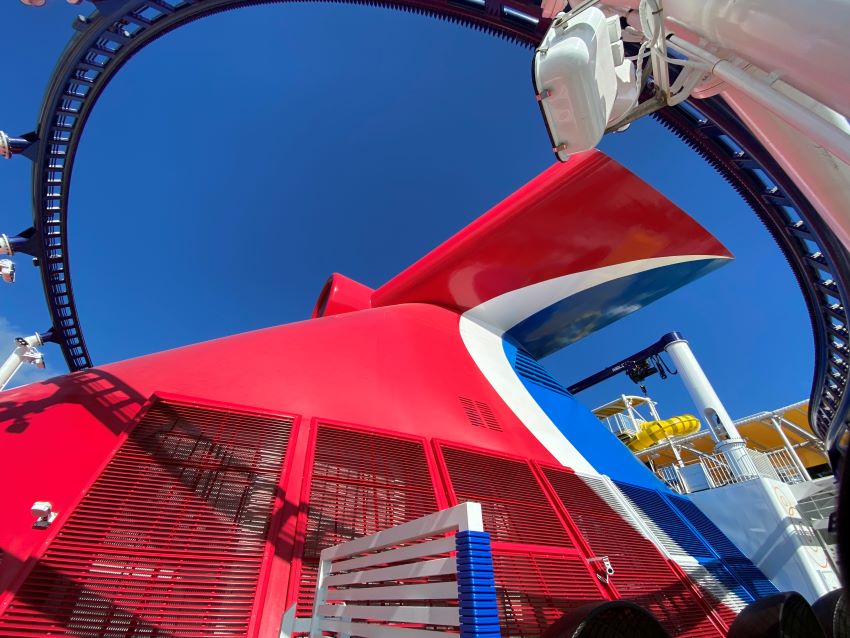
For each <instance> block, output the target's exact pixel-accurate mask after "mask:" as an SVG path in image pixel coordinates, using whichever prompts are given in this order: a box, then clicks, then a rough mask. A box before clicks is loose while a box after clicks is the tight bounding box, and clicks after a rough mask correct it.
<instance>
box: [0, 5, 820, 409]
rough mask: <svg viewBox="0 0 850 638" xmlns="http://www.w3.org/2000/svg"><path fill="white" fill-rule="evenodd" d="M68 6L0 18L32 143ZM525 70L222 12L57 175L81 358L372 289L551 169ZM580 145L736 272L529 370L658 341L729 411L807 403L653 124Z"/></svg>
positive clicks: (780, 335)
mask: <svg viewBox="0 0 850 638" xmlns="http://www.w3.org/2000/svg"><path fill="white" fill-rule="evenodd" d="M81 11H82V12H85V13H88V12H89V11H90V5H89V4H88V3H86V4H84V5H81V6H79V7H72V6H69V5H67V4H66V3H65V2H63V1H61V0H50V2H48V5H47V6H46V7H44V8H41V9H35V8H28V7H25V6H23V5H21V4H19V3H18V2H17V0H4V2H2V6H0V21H2V24H3V25H4V54H3V57H2V59H0V66H2V71H3V78H4V83H3V87H2V91H3V93H4V95H3V100H2V105H0V128H2V129H4V130H6V131H7V132H8V133H10V134H20V133H23V132H26V131H29V130H32V128H33V127H34V125H35V120H36V116H37V112H38V108H39V105H40V102H41V98H42V94H43V91H44V89H45V86H46V84H47V80H48V77H49V74H50V72H51V70H52V68H53V66H54V64H55V62H56V60H57V58H58V55H59V53H60V51H61V50H62V48H63V47H64V45H65V43H66V42H67V40H68V38H69V37H70V36H71V33H72V31H71V28H70V23H71V20H72V18H73V16H74V15H75V14H76V13H79V12H81ZM530 56H531V53H530V51H528V50H526V49H522V48H519V47H517V46H515V45H512V44H509V43H507V42H503V41H501V40H498V39H495V38H493V37H491V36H486V35H483V34H480V33H478V32H475V31H471V30H468V29H465V28H462V27H459V26H456V25H452V24H448V23H445V22H441V21H436V20H433V19H429V18H424V17H420V16H416V15H411V14H406V13H400V12H394V11H390V10H384V9H377V8H373V7H354V6H346V5H323V4H312V3H310V4H282V5H271V6H263V7H249V8H246V9H240V10H238V11H233V12H228V13H225V14H222V15H218V16H214V17H212V18H207V19H205V20H202V21H199V22H196V23H193V24H190V25H188V26H186V27H183V28H181V29H180V30H178V31H176V32H173V33H172V34H170V35H168V36H166V37H165V38H163V39H161V40H159V41H157V42H156V43H154V44H153V45H151V46H150V47H149V48H147V49H145V50H144V51H142V53H141V54H139V55H138V56H137V57H135V58H134V59H133V60H131V61H130V63H129V64H128V65H127V66H126V67H125V68H124V69H123V70H122V71H121V72H120V73H119V74H118V76H117V77H116V78H115V79H114V80H113V82H112V84H111V85H110V86H109V88H108V89H107V91H106V93H105V95H104V97H103V98H102V99H101V101H100V102H99V103H98V105H97V106H96V108H95V110H94V112H93V115H92V117H91V119H90V120H89V123H88V126H87V128H86V132H85V136H84V139H83V142H82V144H81V146H80V150H79V153H78V155H77V162H76V164H75V169H74V178H73V184H72V189H71V198H70V212H69V219H70V222H69V224H70V246H71V253H70V254H71V262H72V269H73V282H74V289H75V292H76V296H77V301H78V304H79V311H80V314H81V319H82V325H83V327H84V329H85V334H86V338H87V341H88V346H89V350H90V352H91V354H92V356H93V358H94V360H95V361H96V362H100V363H105V362H109V361H115V360H120V359H124V358H128V357H133V356H138V355H142V354H146V353H150V352H154V351H157V350H161V349H165V348H171V347H175V346H180V345H184V344H188V343H192V342H196V341H202V340H206V339H210V338H214V337H220V336H225V335H228V334H233V333H237V332H242V331H246V330H251V329H255V328H261V327H265V326H271V325H276V324H280V323H286V322H290V321H296V320H300V319H303V318H306V317H307V316H308V315H309V313H310V310H311V308H312V305H313V302H314V300H315V298H316V296H317V294H318V292H319V289H320V287H321V285H322V283H323V282H324V280H325V279H326V277H327V276H328V274H329V273H330V272H332V271H339V272H342V273H344V274H346V275H348V276H350V277H353V278H355V279H358V280H360V281H362V282H363V283H365V284H368V285H370V286H378V285H380V284H381V283H383V282H384V281H386V280H387V279H388V278H390V277H391V276H392V275H394V274H396V273H397V272H398V271H399V270H401V269H402V268H403V267H405V266H406V265H408V264H409V263H411V262H412V261H414V260H415V259H417V258H418V257H420V256H421V255H422V254H424V253H425V252H427V251H428V250H430V249H431V248H432V247H434V246H435V245H437V244H438V243H440V242H441V241H442V240H444V239H445V238H447V237H448V236H449V235H451V234H452V233H453V232H455V231H456V230H458V229H459V228H461V227H462V226H464V225H465V224H466V223H468V222H469V221H471V220H472V219H474V218H475V217H476V216H478V215H479V214H480V213H482V212H484V211H485V210H486V209H487V208H489V207H490V206H491V205H492V204H494V203H496V202H497V201H499V200H500V199H502V198H503V197H504V196H506V195H508V194H509V193H510V192H512V191H513V190H514V189H516V188H517V187H519V186H520V185H522V184H523V183H524V182H526V181H527V180H529V179H530V178H532V177H533V176H534V175H536V174H537V173H539V172H540V171H542V170H543V169H544V168H546V166H548V165H549V164H550V163H551V162H552V156H551V153H550V150H549V148H548V138H547V136H546V132H545V129H544V126H543V123H542V121H541V119H540V114H539V111H538V109H537V105H536V104H535V101H534V97H533V92H532V88H531V83H530ZM602 148H603V150H605V151H606V152H608V153H609V154H611V155H612V156H613V157H615V158H616V159H618V160H619V161H621V162H623V163H624V164H625V165H626V166H627V167H629V168H630V169H631V170H633V171H635V172H637V173H638V174H639V175H640V176H641V177H643V178H644V179H646V180H647V181H649V182H650V183H651V184H652V185H653V186H655V187H656V188H658V189H659V190H661V191H662V192H663V193H665V194H666V195H667V196H668V197H670V198H671V199H672V200H673V201H674V202H675V203H676V204H678V205H679V206H680V207H682V208H683V209H684V210H686V211H688V212H689V213H690V214H691V215H693V216H694V217H695V218H696V219H697V220H699V221H700V222H701V223H702V224H703V225H705V226H706V227H707V228H708V229H709V230H711V231H712V232H713V233H714V234H715V235H717V236H718V237H719V238H720V240H721V241H723V242H724V243H725V244H726V246H727V247H729V249H730V250H731V251H732V252H733V253H734V254H735V256H736V258H737V260H736V261H735V262H734V263H732V264H731V265H729V266H727V267H725V268H723V269H721V270H719V271H716V272H715V273H713V274H711V275H709V276H708V277H706V278H704V279H702V280H700V281H698V282H697V283H695V284H693V285H691V286H690V287H688V288H686V289H683V290H681V291H679V292H677V293H674V294H673V295H671V296H669V297H667V298H666V299H664V300H662V301H660V302H657V303H655V304H654V305H652V306H650V307H649V308H647V309H645V310H643V311H641V312H639V313H637V314H635V315H632V316H631V317H628V318H626V319H624V320H622V321H620V322H619V323H617V324H614V325H613V326H611V327H609V328H606V329H605V330H603V331H601V332H599V333H597V334H595V335H593V336H591V337H589V338H587V339H586V340H584V341H583V342H581V343H579V344H577V345H574V346H571V347H569V348H567V349H566V350H564V351H562V352H560V353H558V354H556V355H554V356H552V357H550V358H549V359H548V360H547V361H546V362H545V363H546V364H547V366H548V367H550V369H551V370H552V371H553V372H554V373H555V375H556V376H557V377H558V378H559V379H560V380H561V381H563V382H564V383H565V384H569V383H571V382H573V381H576V380H578V379H580V378H582V377H584V376H586V375H587V374H590V373H591V372H595V371H596V370H597V369H598V368H601V367H603V366H604V365H606V364H608V363H612V362H613V361H615V360H617V359H619V358H621V357H623V356H625V355H628V354H630V353H631V352H634V351H636V350H638V349H640V348H642V347H644V346H646V345H648V344H649V343H651V342H653V341H654V340H655V339H657V338H658V337H659V336H660V335H661V334H663V333H665V332H667V331H670V330H680V331H682V332H683V333H684V334H685V336H686V337H688V338H689V339H690V341H691V343H692V346H693V348H694V350H695V352H696V354H697V357H698V358H699V359H700V360H701V362H702V363H703V366H704V367H705V369H706V372H707V373H708V375H709V377H710V378H711V379H712V381H713V382H714V384H715V387H716V389H717V391H718V393H719V394H720V396H721V398H722V399H723V400H724V401H725V403H726V405H727V408H728V410H729V412H730V413H731V414H732V415H733V417H736V418H737V417H740V416H744V415H747V414H750V413H752V412H755V411H758V410H762V409H769V408H774V407H779V406H780V405H784V404H787V403H791V402H793V401H796V400H799V399H803V398H807V397H808V392H809V389H810V383H811V372H812V339H811V332H810V328H809V323H808V317H807V315H806V313H805V308H804V305H803V301H802V297H801V295H800V293H799V290H798V289H797V286H796V283H795V282H794V280H793V277H792V275H791V272H790V270H789V268H788V266H787V264H786V263H785V261H784V260H783V259H782V257H781V255H780V253H779V251H778V249H777V248H776V247H775V246H774V245H773V243H772V241H771V240H770V238H769V236H768V234H767V232H766V231H765V230H764V228H763V227H762V226H761V224H760V223H759V222H758V220H757V219H756V217H755V216H754V215H753V214H752V212H751V211H750V210H749V209H748V208H747V207H746V206H745V204H743V202H742V201H741V200H740V199H739V198H738V196H737V195H736V194H735V193H734V192H733V191H732V190H731V188H729V186H728V185H727V184H726V183H725V182H724V181H723V180H722V179H720V178H719V177H718V176H717V175H716V174H714V173H713V171H712V170H711V169H710V168H709V167H708V166H707V165H706V164H704V163H703V162H702V160H700V159H699V158H698V157H697V156H696V155H695V154H694V153H693V152H692V151H691V150H690V149H688V148H687V147H686V146H684V145H683V144H682V143H680V142H679V141H678V140H677V139H676V138H674V137H673V136H672V135H671V134H669V133H667V132H666V131H665V130H664V129H663V128H661V127H660V126H659V125H657V124H656V123H655V122H653V121H650V120H645V121H641V122H639V123H637V124H635V125H633V126H632V128H631V129H630V130H629V131H628V132H626V133H625V134H620V135H617V136H614V137H609V138H606V139H605V140H604V142H603V145H602ZM30 170H31V164H30V163H29V161H28V160H25V159H23V158H15V159H14V160H13V161H9V162H5V161H4V162H2V163H0V192H2V194H3V197H2V204H0V211H2V225H0V226H2V228H0V232H5V233H7V234H13V233H15V232H18V231H19V230H21V229H23V228H26V227H27V226H29V225H30V223H31V222H30V219H31V211H30ZM600 197H601V198H604V193H600ZM18 268H19V278H18V283H16V284H15V285H14V286H3V287H2V288H0V295H2V299H3V300H4V302H3V306H2V312H0V339H2V340H3V341H2V342H0V348H2V350H5V349H6V348H7V345H8V347H9V348H11V342H10V341H9V337H10V336H11V335H12V334H13V333H14V334H23V333H27V334H29V333H31V332H32V331H33V330H43V329H44V328H46V327H47V326H48V323H49V320H48V313H47V310H46V307H45V304H44V299H43V295H42V292H41V284H40V279H39V277H38V272H37V271H36V269H35V268H33V267H32V266H30V265H29V264H28V263H27V259H26V257H25V256H22V257H21V258H20V259H19V260H18ZM2 344H7V345H2ZM45 350H46V353H47V356H48V365H49V370H50V372H52V373H53V374H55V373H57V372H64V362H63V360H62V357H61V353H60V352H59V350H58V348H57V347H56V346H48V347H47V348H46V349H45ZM3 356H5V355H3ZM245 366H246V367H248V366H250V360H246V362H245ZM26 378H28V379H32V378H35V377H34V376H33V375H32V373H30V374H29V376H28V377H26ZM654 379H657V377H656V378H654ZM649 390H650V393H651V395H652V396H654V397H655V398H656V399H657V400H659V401H660V402H661V406H660V407H661V410H662V413H663V414H666V415H671V414H678V413H681V412H685V411H689V410H692V409H693V408H692V407H691V405H690V402H689V399H688V397H687V395H686V394H685V391H684V389H683V388H682V386H681V385H680V384H679V382H678V381H677V380H676V379H675V378H674V379H673V380H668V381H666V382H660V381H658V380H650V384H649ZM621 392H627V393H632V392H635V393H637V392H638V390H637V388H636V386H633V385H632V384H631V383H630V382H629V381H628V380H627V379H626V378H625V377H620V378H618V379H616V380H612V381H609V382H607V383H605V384H603V385H600V386H598V387H597V388H595V389H593V390H591V391H588V392H586V393H583V394H582V395H580V398H581V399H583V400H584V401H585V402H586V403H587V404H588V405H589V406H590V407H593V406H595V405H597V404H599V403H602V402H604V401H607V400H608V399H609V398H612V397H613V396H616V395H618V394H619V393H621Z"/></svg>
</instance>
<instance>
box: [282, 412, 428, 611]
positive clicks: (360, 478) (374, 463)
mask: <svg viewBox="0 0 850 638" xmlns="http://www.w3.org/2000/svg"><path fill="white" fill-rule="evenodd" d="M309 503H310V506H309V509H308V511H307V530H306V536H305V546H304V554H303V565H302V574H301V580H300V590H299V596H298V608H297V610H298V615H299V616H300V617H309V616H310V615H311V614H312V607H313V594H314V590H315V583H316V569H317V567H318V562H319V553H320V552H321V551H322V550H323V549H325V548H326V547H330V546H331V545H337V544H339V543H342V542H345V541H349V540H352V539H354V538H357V537H359V536H365V535H367V534H374V533H375V532H378V531H380V530H382V529H386V528H388V527H393V526H395V525H401V524H402V523H406V522H408V521H411V520H413V519H416V518H420V517H422V516H426V515H428V514H432V513H433V512H435V511H437V510H438V509H440V508H439V506H438V505H437V499H436V496H435V494H434V485H433V483H432V481H431V475H430V473H429V471H428V462H427V460H426V458H425V449H424V447H423V445H422V443H420V442H417V441H408V440H405V439H398V438H390V437H386V436H379V435H376V434H371V433H366V432H360V431H355V430H345V429H341V428H338V427H335V426H329V425H320V426H319V429H318V434H317V437H316V457H315V461H314V465H313V476H312V479H311V483H310V497H309Z"/></svg>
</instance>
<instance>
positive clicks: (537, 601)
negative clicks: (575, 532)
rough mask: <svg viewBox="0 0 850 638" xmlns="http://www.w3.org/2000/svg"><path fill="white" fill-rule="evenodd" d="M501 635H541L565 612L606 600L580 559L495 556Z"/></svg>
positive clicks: (500, 553)
mask: <svg viewBox="0 0 850 638" xmlns="http://www.w3.org/2000/svg"><path fill="white" fill-rule="evenodd" d="M493 569H494V570H495V573H496V599H497V601H498V604H499V624H500V626H501V630H502V636H505V637H506V638H507V637H509V636H510V637H513V636H522V637H524V636H535V637H537V636H540V634H541V633H543V630H544V629H545V628H546V627H548V626H549V625H551V624H552V623H554V622H555V621H556V620H558V619H559V618H560V617H561V616H562V615H563V613H564V612H565V611H567V610H569V609H573V608H574V607H579V606H581V605H583V604H585V603H588V602H591V601H596V600H603V597H602V594H601V593H600V592H599V590H598V589H597V587H596V584H595V583H594V582H593V577H592V576H590V574H589V573H588V572H587V569H586V568H585V566H584V564H583V561H582V560H581V559H580V558H577V557H569V556H563V555H557V554H511V553H504V552H499V551H494V553H493Z"/></svg>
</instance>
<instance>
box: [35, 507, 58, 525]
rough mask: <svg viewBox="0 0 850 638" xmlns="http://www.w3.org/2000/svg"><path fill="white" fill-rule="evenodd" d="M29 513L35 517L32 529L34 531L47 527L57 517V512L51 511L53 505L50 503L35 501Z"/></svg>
mask: <svg viewBox="0 0 850 638" xmlns="http://www.w3.org/2000/svg"><path fill="white" fill-rule="evenodd" d="M30 512H31V513H32V515H33V516H35V519H36V520H35V523H33V527H35V528H36V529H44V528H45V527H49V526H50V524H51V523H52V522H53V521H55V520H56V517H57V516H59V513H58V512H54V511H53V504H52V503H51V502H50V501H36V502H35V503H33V504H32V507H31V508H30Z"/></svg>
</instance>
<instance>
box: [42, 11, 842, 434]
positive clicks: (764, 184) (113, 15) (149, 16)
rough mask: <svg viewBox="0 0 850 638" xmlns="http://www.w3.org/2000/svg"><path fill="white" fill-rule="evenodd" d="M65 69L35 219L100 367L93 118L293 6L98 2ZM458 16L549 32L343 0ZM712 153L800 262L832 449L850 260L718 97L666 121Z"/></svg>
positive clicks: (513, 30) (490, 15) (67, 322)
mask: <svg viewBox="0 0 850 638" xmlns="http://www.w3.org/2000/svg"><path fill="white" fill-rule="evenodd" d="M93 1H94V3H95V6H96V7H97V11H95V12H94V13H93V14H92V15H91V16H89V17H87V18H83V19H78V20H77V21H76V23H75V25H74V26H75V29H76V30H77V34H76V35H75V36H74V37H73V38H72V39H71V41H70V42H69V44H68V46H67V47H66V49H65V51H64V53H63V55H62V58H61V59H60V62H59V64H58V66H57V68H56V70H55V71H54V74H53V77H52V78H51V81H50V85H49V87H48V91H47V94H46V96H45V99H44V102H43V104H42V108H41V114H40V116H39V121H38V129H37V135H38V139H39V141H38V142H37V146H36V149H37V153H35V163H34V167H33V219H34V227H35V228H36V230H37V231H38V236H39V238H40V244H39V245H40V248H39V255H38V256H39V258H40V261H41V273H42V281H43V283H44V289H45V295H46V297H47V303H48V306H49V308H50V312H51V316H52V320H53V327H54V334H55V337H54V340H55V341H57V342H58V343H59V344H60V346H61V347H62V351H63V353H64V356H65V360H66V361H67V363H68V367H69V368H70V369H71V370H72V371H74V370H80V369H83V368H87V367H90V366H91V365H92V361H91V358H90V356H89V354H88V350H87V348H86V345H85V340H84V338H83V333H82V329H81V327H80V321H79V317H78V315H77V310H76V305H75V302H74V296H73V288H72V286H71V270H70V259H69V253H68V245H67V244H68V242H67V212H68V193H69V188H70V181H71V172H72V169H73V161H74V156H75V154H76V150H77V146H78V144H79V141H80V137H81V135H82V132H83V129H84V127H85V123H86V120H87V119H88V116H89V114H90V113H91V110H92V108H93V107H94V104H95V103H96V102H97V99H98V97H99V96H100V94H101V93H102V92H103V90H104V89H105V87H106V85H107V84H108V83H109V80H110V79H111V78H112V77H113V76H114V75H115V73H116V72H117V71H118V70H119V69H120V68H121V67H122V66H123V65H124V64H125V63H126V62H127V60H129V59H130V58H131V57H132V56H133V55H134V54H135V53H136V52H137V51H139V50H140V49H141V48H143V47H144V46H145V45H147V44H149V43H150V42H152V41H154V40H156V39H157V38H159V37H160V36H162V35H164V34H166V33H168V32H169V31H171V30H173V29H175V28H177V27H179V26H181V25H183V24H186V23H187V22H191V21H193V20H196V19H198V18H201V17H204V16H207V15H211V14H214V13H217V12H220V11H225V10H228V9H233V8H237V7H242V6H247V5H254V4H271V3H273V2H286V1H289V0H93ZM344 1H346V2H350V3H352V4H369V5H377V6H382V7H387V8H394V9H399V10H403V11H412V12H416V13H421V14H425V15H430V16H433V17H437V18H442V19H447V20H451V21H453V22H458V23H461V24H463V25H465V26H469V27H472V28H476V29H481V30H485V31H487V32H489V33H491V34H493V35H497V36H500V37H504V38H507V39H509V40H512V41H514V42H516V43H518V44H521V45H524V46H529V47H533V46H535V45H536V44H537V43H538V42H539V41H540V39H541V38H542V36H543V34H544V33H545V31H546V28H547V26H548V23H547V21H546V20H543V19H541V11H540V8H539V6H538V4H537V3H534V2H522V1H519V0H378V1H375V0H344ZM656 117H657V118H658V119H659V120H661V121H662V122H663V123H664V124H665V125H666V126H668V127H669V128H671V129H672V130H673V131H674V132H675V133H676V134H677V135H679V136H680V137H682V138H683V139H684V140H685V141H686V142H687V143H688V144H689V145H691V146H692V147H693V148H694V149H695V150H696V151H697V152H698V153H700V154H701V155H702V156H703V157H705V158H706V159H707V160H708V161H709V162H710V163H711V164H712V165H713V166H714V167H715V168H716V169H717V170H718V171H719V172H720V173H721V174H722V175H723V176H724V177H725V178H726V179H727V180H728V181H729V182H730V183H731V184H732V186H733V187H734V188H735V189H736V190H737V191H738V192H739V193H740V194H741V195H742V196H743V197H744V199H745V200H746V201H747V202H748V203H749V204H750V205H751V206H752V208H753V210H754V211H755V212H756V214H757V215H758V216H759V218H760V219H761V220H762V221H763V222H764V224H765V225H766V226H767V228H768V231H769V232H770V233H771V234H772V236H773V238H774V239H775V240H776V242H777V244H778V245H779V246H780V248H781V249H782V251H783V253H784V254H785V256H786V258H787V259H788V263H789V264H790V266H791V268H792V270H793V271H794V274H795V276H796V278H797V281H798V282H799V284H800V288H801V290H802V292H803V296H804V298H805V300H806V304H807V306H808V310H809V315H810V317H811V321H812V331H813V335H814V341H815V359H816V360H815V371H814V380H813V384H812V396H811V407H810V415H811V421H812V425H813V427H814V428H815V429H816V431H817V432H818V433H819V434H820V435H821V436H822V437H824V438H826V439H827V440H828V441H829V442H830V443H831V442H833V441H834V440H835V439H836V436H837V434H838V433H839V431H841V430H842V429H843V428H846V427H847V424H846V418H847V412H848V409H847V408H848V406H847V403H848V398H850V397H849V396H848V395H850V393H848V392H847V386H848V367H850V354H848V345H850V344H848V328H847V325H846V317H845V308H846V307H847V303H846V301H847V297H848V293H850V259H848V255H847V252H846V251H845V250H844V249H843V247H842V246H841V244H840V242H839V241H838V240H837V239H836V238H835V236H834V234H833V233H832V232H831V231H830V230H829V228H828V227H827V226H826V224H824V223H823V221H822V220H821V218H820V216H819V215H818V214H817V212H816V211H815V210H814V209H813V208H812V206H811V204H810V203H809V202H808V201H807V200H806V198H805V197H804V196H803V195H802V194H801V193H800V192H799V190H798V189H797V188H796V187H795V186H794V184H793V182H792V181H791V179H790V178H789V177H788V176H787V175H786V174H785V173H784V171H783V170H782V169H781V167H779V165H778V164H777V163H776V162H775V161H774V160H773V158H772V157H771V156H770V154H769V153H768V152H767V151H766V150H765V149H764V147H763V146H762V145H761V144H760V143H759V142H758V141H757V140H756V139H755V138H754V137H753V135H752V134H751V133H750V132H749V131H748V130H747V129H746V127H744V126H743V125H742V124H741V123H740V121H739V120H738V118H737V117H736V116H735V115H734V113H732V111H731V110H730V109H729V108H728V107H727V106H726V105H725V103H724V102H723V101H722V100H721V99H719V98H711V99H708V100H702V101H696V100H692V101H690V102H688V103H686V104H683V105H681V106H679V107H676V108H672V109H664V110H662V111H660V112H659V113H657V114H656Z"/></svg>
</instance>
